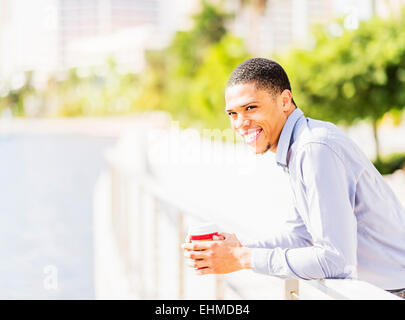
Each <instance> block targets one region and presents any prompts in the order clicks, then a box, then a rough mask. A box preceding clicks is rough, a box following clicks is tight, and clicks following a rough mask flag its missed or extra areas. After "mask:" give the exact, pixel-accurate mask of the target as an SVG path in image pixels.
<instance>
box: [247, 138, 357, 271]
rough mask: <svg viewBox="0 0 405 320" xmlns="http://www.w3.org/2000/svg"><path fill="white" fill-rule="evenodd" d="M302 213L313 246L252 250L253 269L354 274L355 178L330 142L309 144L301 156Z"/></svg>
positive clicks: (355, 259)
mask: <svg viewBox="0 0 405 320" xmlns="http://www.w3.org/2000/svg"><path fill="white" fill-rule="evenodd" d="M299 166H300V168H299V171H300V174H299V175H300V179H301V187H302V190H301V192H302V193H303V196H304V199H305V202H306V205H307V207H308V210H306V211H307V212H302V213H301V212H300V213H301V215H303V220H304V221H305V224H306V227H307V230H308V232H309V233H310V235H311V237H312V245H311V246H308V247H300V248H291V249H290V248H282V247H276V248H273V249H258V248H256V249H253V250H252V257H251V263H252V269H253V271H255V272H258V273H265V274H270V275H274V276H279V277H282V278H302V279H323V278H355V277H356V265H357V222H356V218H355V215H354V196H353V195H354V188H355V179H354V177H353V175H352V173H351V171H350V168H348V167H347V166H346V165H345V163H344V162H343V161H342V159H341V157H340V156H339V155H338V154H337V153H336V152H335V151H333V150H332V149H331V148H330V147H329V146H328V145H326V144H323V143H309V144H307V145H306V146H305V147H304V150H303V152H302V154H301V156H300V161H299Z"/></svg>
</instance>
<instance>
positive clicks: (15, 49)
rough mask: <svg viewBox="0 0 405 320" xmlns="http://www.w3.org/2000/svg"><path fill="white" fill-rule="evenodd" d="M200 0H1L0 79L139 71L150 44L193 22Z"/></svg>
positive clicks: (155, 45)
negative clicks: (91, 70)
mask: <svg viewBox="0 0 405 320" xmlns="http://www.w3.org/2000/svg"><path fill="white" fill-rule="evenodd" d="M197 2H198V1H197V0H173V1H167V0H36V1H30V0H0V81H1V79H8V78H10V77H12V76H14V75H17V74H20V75H21V73H22V72H24V71H27V70H34V71H38V72H37V73H36V74H38V75H40V74H43V75H44V77H45V75H46V74H48V73H50V72H53V71H55V70H61V69H67V68H71V67H86V66H94V65H99V64H105V63H106V60H108V59H109V58H114V59H115V60H116V61H117V63H118V64H121V65H122V67H123V68H126V69H128V70H130V71H134V72H137V71H139V70H140V69H142V67H143V64H144V51H145V49H147V48H160V47H164V46H165V45H167V43H168V42H169V41H170V39H171V37H172V35H173V33H174V32H175V31H176V30H179V29H185V28H187V27H188V26H189V24H190V20H189V18H190V14H191V13H192V12H194V10H195V4H196V3H197Z"/></svg>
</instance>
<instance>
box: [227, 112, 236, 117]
mask: <svg viewBox="0 0 405 320" xmlns="http://www.w3.org/2000/svg"><path fill="white" fill-rule="evenodd" d="M234 114H236V112H228V116H230V117H232V116H233V115H234Z"/></svg>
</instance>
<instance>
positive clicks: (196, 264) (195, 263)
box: [186, 259, 210, 269]
mask: <svg viewBox="0 0 405 320" xmlns="http://www.w3.org/2000/svg"><path fill="white" fill-rule="evenodd" d="M186 263H187V265H188V266H189V267H191V268H194V269H202V268H207V267H209V266H210V263H209V262H208V261H206V260H193V259H186Z"/></svg>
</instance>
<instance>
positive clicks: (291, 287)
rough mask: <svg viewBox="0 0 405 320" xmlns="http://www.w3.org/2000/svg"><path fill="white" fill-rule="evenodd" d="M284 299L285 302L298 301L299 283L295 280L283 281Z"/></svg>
mask: <svg viewBox="0 0 405 320" xmlns="http://www.w3.org/2000/svg"><path fill="white" fill-rule="evenodd" d="M284 299H285V300H298V299H299V281H298V280H297V279H287V280H284Z"/></svg>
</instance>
